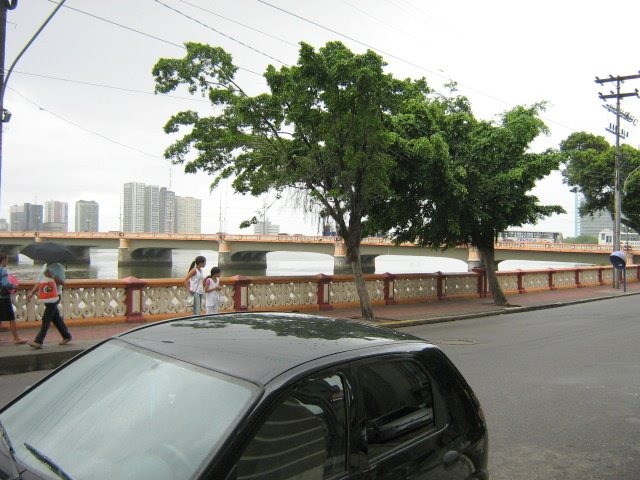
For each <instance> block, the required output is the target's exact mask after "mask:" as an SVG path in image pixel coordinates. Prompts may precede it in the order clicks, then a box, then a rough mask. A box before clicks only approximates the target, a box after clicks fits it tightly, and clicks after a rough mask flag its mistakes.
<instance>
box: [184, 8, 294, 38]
mask: <svg viewBox="0 0 640 480" xmlns="http://www.w3.org/2000/svg"><path fill="white" fill-rule="evenodd" d="M178 1H179V2H182V3H185V4H187V5H190V6H192V7H194V8H197V9H199V10H202V11H203V12H207V13H210V14H211V15H215V16H216V17H219V18H222V19H224V20H226V21H228V22H231V23H235V24H236V25H240V26H241V27H244V28H248V29H249V30H253V31H254V32H258V33H261V34H262V35H265V36H267V37H269V38H273V39H274V40H278V41H280V42H282V43H285V44H287V45H291V46H294V47H297V46H298V44H297V43H293V42H290V41H288V40H285V39H283V38H280V37H276V36H275V35H271V34H270V33H267V32H264V31H262V30H259V29H257V28H254V27H251V26H249V25H246V24H244V23H241V22H238V21H236V20H233V19H232V18H229V17H225V16H224V15H220V14H219V13H216V12H212V11H211V10H207V9H206V8H203V7H200V6H199V5H196V4H194V3H191V2H187V1H186V0H178Z"/></svg>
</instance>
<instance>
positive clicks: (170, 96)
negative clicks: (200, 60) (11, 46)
mask: <svg viewBox="0 0 640 480" xmlns="http://www.w3.org/2000/svg"><path fill="white" fill-rule="evenodd" d="M13 73H14V74H19V75H28V76H31V77H38V78H46V79H47V80H57V81H60V82H68V83H76V84H78V85H86V86H89V87H100V88H108V89H111V90H120V91H123V92H130V93H140V94H143V95H152V96H159V97H169V98H177V99H179V100H188V101H191V102H203V103H210V102H209V100H205V99H203V98H196V97H181V96H179V95H169V94H166V93H155V92H146V91H144V90H135V89H133V88H126V87H117V86H115V85H105V84H102V83H93V82H86V81H82V80H72V79H70V78H62V77H54V76H52V75H42V74H39V73H30V72H20V71H18V70H14V71H13Z"/></svg>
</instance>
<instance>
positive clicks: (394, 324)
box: [379, 292, 640, 328]
mask: <svg viewBox="0 0 640 480" xmlns="http://www.w3.org/2000/svg"><path fill="white" fill-rule="evenodd" d="M631 295H640V292H627V293H621V294H616V295H607V296H604V297H595V298H581V299H579V300H568V301H565V302H556V303H545V304H542V305H528V306H526V307H500V308H499V309H498V310H493V311H489V312H477V313H462V314H459V315H448V316H444V317H432V318H416V319H410V320H389V321H383V322H380V323H379V325H381V326H383V327H387V328H402V327H413V326H417V325H428V324H431V323H445V322H454V321H456V320H470V319H472V318H482V317H490V316H493V315H507V314H511V313H523V312H532V311H535V310H546V309H548V308H557V307H566V306H569V305H579V304H581V303H590V302H598V301H600V300H610V299H612V298H620V297H628V296H631Z"/></svg>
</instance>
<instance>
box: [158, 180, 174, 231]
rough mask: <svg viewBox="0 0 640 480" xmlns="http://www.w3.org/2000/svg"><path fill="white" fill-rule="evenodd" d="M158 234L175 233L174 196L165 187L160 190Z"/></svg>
mask: <svg viewBox="0 0 640 480" xmlns="http://www.w3.org/2000/svg"><path fill="white" fill-rule="evenodd" d="M159 218H160V230H159V231H160V233H174V232H175V231H176V194H175V193H174V192H172V191H171V190H167V189H166V188H165V187H161V188H160V209H159Z"/></svg>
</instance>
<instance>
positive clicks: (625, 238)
mask: <svg viewBox="0 0 640 480" xmlns="http://www.w3.org/2000/svg"><path fill="white" fill-rule="evenodd" d="M620 243H621V245H622V246H623V247H625V246H627V245H628V246H632V247H638V246H640V234H638V233H637V232H627V231H624V230H623V231H621V232H620ZM598 245H612V246H613V231H612V230H610V229H604V230H600V232H599V233H598Z"/></svg>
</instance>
